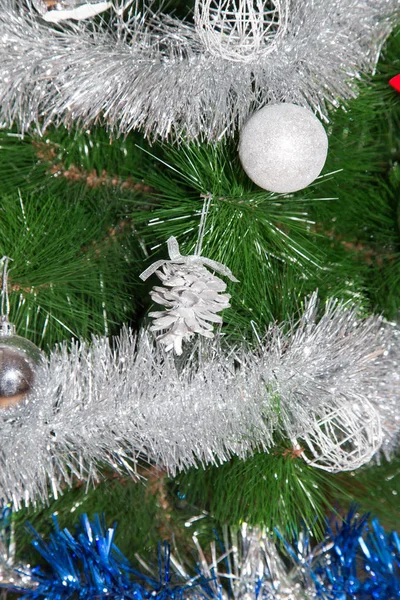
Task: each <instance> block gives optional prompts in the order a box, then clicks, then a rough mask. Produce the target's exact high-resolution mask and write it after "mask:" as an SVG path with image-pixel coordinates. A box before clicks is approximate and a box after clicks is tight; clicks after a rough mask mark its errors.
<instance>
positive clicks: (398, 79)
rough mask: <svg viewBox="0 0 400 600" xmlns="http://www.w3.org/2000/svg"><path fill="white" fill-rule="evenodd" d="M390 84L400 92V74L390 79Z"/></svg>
mask: <svg viewBox="0 0 400 600" xmlns="http://www.w3.org/2000/svg"><path fill="white" fill-rule="evenodd" d="M389 84H390V85H391V86H392V88H394V89H395V90H396V91H397V92H400V74H399V75H395V76H394V77H392V79H390V81H389Z"/></svg>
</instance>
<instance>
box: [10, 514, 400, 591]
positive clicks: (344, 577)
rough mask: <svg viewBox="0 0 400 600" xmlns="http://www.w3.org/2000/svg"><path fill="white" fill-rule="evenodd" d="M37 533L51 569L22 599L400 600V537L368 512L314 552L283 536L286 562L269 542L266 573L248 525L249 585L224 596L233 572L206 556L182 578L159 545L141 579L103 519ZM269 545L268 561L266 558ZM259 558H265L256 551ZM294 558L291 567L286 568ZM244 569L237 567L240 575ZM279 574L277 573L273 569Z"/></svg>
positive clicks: (37, 572) (38, 575)
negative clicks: (275, 576)
mask: <svg viewBox="0 0 400 600" xmlns="http://www.w3.org/2000/svg"><path fill="white" fill-rule="evenodd" d="M31 530H32V532H33V535H34V541H33V544H34V546H35V548H36V549H37V550H38V552H39V553H40V554H41V556H42V557H43V558H44V559H45V561H46V562H47V565H48V569H47V570H44V569H42V568H39V567H36V568H34V569H32V571H31V576H32V584H33V585H32V588H31V589H27V588H25V589H22V588H18V589H16V588H14V591H18V592H20V593H21V594H22V595H21V596H20V598H21V599H22V600H39V599H47V600H69V599H79V600H80V599H82V600H83V599H84V600H89V599H91V600H95V599H100V598H113V599H115V600H150V599H154V600H222V598H223V597H225V598H233V600H278V599H279V600H282V599H286V598H287V599H288V600H289V598H290V599H291V600H300V599H306V600H317V599H322V600H396V599H400V539H399V536H398V534H397V533H391V534H387V533H385V531H384V529H383V527H382V526H381V525H380V523H379V521H378V520H377V519H373V520H372V521H371V523H370V525H369V524H368V515H365V516H358V515H357V514H356V511H355V509H352V510H351V511H350V512H349V514H348V516H347V518H346V519H344V520H343V521H342V522H340V523H336V525H334V526H328V528H327V533H326V537H325V539H324V541H323V542H322V543H321V544H319V545H317V546H314V547H312V545H311V543H310V537H309V535H308V533H307V532H306V531H304V532H303V533H302V534H301V536H300V537H299V538H298V539H297V540H295V541H294V542H292V543H289V542H288V541H287V540H285V539H284V538H283V537H282V536H281V534H279V532H277V534H278V536H279V538H280V539H281V541H283V547H284V550H285V552H286V555H287V558H286V559H285V560H283V561H281V559H280V558H279V556H278V554H279V553H278V551H277V546H276V545H275V544H274V542H273V541H272V540H271V542H267V545H264V555H263V556H264V557H265V558H264V559H263V560H264V562H265V565H264V567H263V569H262V570H261V571H260V564H259V563H260V561H259V558H257V559H255V558H254V560H253V562H254V565H253V564H251V562H252V561H251V559H250V560H249V557H250V556H252V554H251V553H249V552H248V551H247V556H246V551H245V550H244V549H245V548H249V547H250V546H251V544H254V543H255V544H256V546H257V544H259V542H257V535H255V533H254V532H255V531H256V530H254V529H252V528H250V527H247V528H244V529H243V530H242V538H243V539H242V555H240V552H241V550H240V549H239V554H238V555H237V556H238V560H239V563H240V560H242V562H243V565H246V568H243V575H242V576H243V582H241V580H240V577H239V578H238V577H236V579H238V581H236V584H235V585H231V584H230V583H229V585H228V586H227V587H226V592H223V587H222V585H221V580H222V579H221V577H222V578H223V577H226V576H227V575H228V580H229V578H230V577H231V574H230V573H229V568H228V571H227V573H226V574H225V575H223V574H222V573H218V572H217V570H216V566H217V565H216V564H213V565H211V566H209V565H205V563H204V556H203V555H202V556H201V557H200V558H199V561H198V566H197V569H196V571H197V572H196V573H195V574H194V576H193V577H192V578H191V577H190V576H185V575H180V574H178V572H177V570H176V569H173V568H172V566H171V565H172V562H171V557H170V552H169V546H168V545H167V544H166V543H164V544H163V545H159V548H158V567H157V568H156V569H155V571H156V575H155V576H154V577H152V576H151V575H147V574H143V573H142V572H140V571H138V570H137V569H136V568H135V567H133V565H132V564H131V563H130V562H129V561H128V559H127V558H126V557H125V556H124V555H123V554H122V553H121V551H120V550H119V549H118V548H117V546H116V545H115V544H114V536H115V531H116V528H115V525H114V526H113V527H111V528H109V529H107V528H106V526H105V523H104V520H103V519H101V518H99V517H98V516H96V517H95V519H94V522H93V523H90V522H89V519H88V517H87V516H86V515H84V516H82V517H81V521H80V527H79V531H78V533H77V534H76V535H75V536H73V535H72V534H71V533H70V532H69V531H68V530H67V529H64V530H61V529H60V528H59V525H58V522H57V519H56V517H54V532H53V534H52V535H51V536H50V540H49V541H48V542H46V541H44V540H43V539H42V538H41V537H40V536H39V535H38V533H37V532H35V530H34V529H33V528H31ZM264 542H265V536H264ZM269 544H271V545H269ZM254 547H255V546H253V548H254ZM268 548H270V556H268V555H267V554H268ZM265 549H266V550H265ZM221 550H222V554H221V557H222V558H221V560H220V561H218V563H219V566H220V567H221V568H223V564H224V563H225V562H226V561H225V560H224V558H226V556H227V552H226V551H225V548H222V549H221ZM236 551H237V548H236ZM228 552H229V549H228ZM255 556H258V557H259V555H257V554H256V553H255V554H254V557H255ZM288 558H289V559H290V562H291V565H288ZM274 561H275V562H274ZM273 562H274V564H275V566H276V567H277V566H279V569H280V571H279V573H280V574H281V576H282V578H283V579H284V581H282V582H281V584H279V582H278V584H277V585H275V582H274V585H273V586H271V585H267V583H268V582H267V579H271V577H272V575H271V573H272V571H271V565H272V563H273ZM256 563H257V564H256ZM241 570H242V569H241V567H240V565H239V569H238V571H237V572H239V573H240V572H241ZM272 570H273V569H272ZM157 571H158V573H157ZM181 572H184V571H183V570H182V571H181ZM275 573H278V570H276V569H275ZM244 578H246V581H244ZM241 583H243V585H241ZM270 583H271V582H270V581H269V584H270ZM235 586H236V587H235ZM288 586H289V588H288ZM249 590H250V594H249ZM275 590H276V593H275ZM285 594H289V595H285Z"/></svg>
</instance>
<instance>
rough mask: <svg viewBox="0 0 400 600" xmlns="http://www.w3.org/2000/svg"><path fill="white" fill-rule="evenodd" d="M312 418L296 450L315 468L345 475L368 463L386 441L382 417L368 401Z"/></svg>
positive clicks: (295, 446)
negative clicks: (346, 472)
mask: <svg viewBox="0 0 400 600" xmlns="http://www.w3.org/2000/svg"><path fill="white" fill-rule="evenodd" d="M313 421H314V422H312V420H311V419H310V424H309V427H308V431H307V433H306V434H305V435H304V436H303V437H302V444H301V445H299V444H298V443H297V440H294V450H299V455H300V456H301V457H302V458H303V459H304V460H305V462H306V463H308V464H309V465H311V466H312V467H316V468H318V469H322V470H323V471H328V472H330V473H341V472H342V471H355V470H356V469H359V468H360V467H361V466H362V465H364V464H366V463H368V462H369V461H370V460H371V459H372V457H373V456H374V454H376V452H377V451H378V450H379V448H380V447H381V445H382V441H383V432H382V428H381V424H380V415H379V412H378V411H377V410H375V408H374V407H373V406H372V404H371V403H370V402H368V400H367V399H366V398H363V399H362V403H361V402H360V403H358V404H357V403H354V404H352V406H351V407H349V405H345V404H344V405H343V406H340V407H337V408H335V409H334V410H329V409H326V410H325V415H324V416H323V417H319V418H316V417H315V416H314V419H313Z"/></svg>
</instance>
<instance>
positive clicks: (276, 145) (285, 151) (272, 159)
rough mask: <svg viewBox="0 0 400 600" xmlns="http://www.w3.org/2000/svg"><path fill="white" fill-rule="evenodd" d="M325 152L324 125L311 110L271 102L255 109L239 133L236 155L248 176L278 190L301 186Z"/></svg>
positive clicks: (313, 176)
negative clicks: (237, 152) (256, 110)
mask: <svg viewBox="0 0 400 600" xmlns="http://www.w3.org/2000/svg"><path fill="white" fill-rule="evenodd" d="M327 152H328V138H327V135H326V133H325V129H324V128H323V126H322V125H321V123H320V121H318V119H317V118H316V117H315V116H314V115H313V113H312V112H310V111H309V110H307V109H306V108H303V107H301V106H296V105H295V104H272V105H268V106H265V107H264V108H262V109H261V110H259V111H258V112H256V113H254V114H253V115H252V116H251V117H250V119H249V120H248V121H247V123H246V124H245V126H244V127H243V129H242V132H241V134H240V143H239V157H240V161H241V163H242V166H243V169H244V170H245V171H246V173H247V175H248V176H249V177H250V179H251V180H252V181H253V182H254V183H256V184H257V185H258V186H260V187H261V188H263V189H265V190H268V191H270V192H275V193H278V194H288V193H291V192H297V191H298V190H302V189H303V188H305V187H307V186H308V185H310V183H312V182H313V181H314V180H315V179H316V178H317V177H318V175H319V174H320V172H321V170H322V168H323V166H324V164H325V160H326V155H327Z"/></svg>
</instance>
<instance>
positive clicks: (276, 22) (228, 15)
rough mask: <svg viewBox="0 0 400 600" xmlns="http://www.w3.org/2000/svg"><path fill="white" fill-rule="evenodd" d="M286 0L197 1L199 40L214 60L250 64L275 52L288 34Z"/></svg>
mask: <svg viewBox="0 0 400 600" xmlns="http://www.w3.org/2000/svg"><path fill="white" fill-rule="evenodd" d="M286 4H287V2H286V0H267V1H265V0H264V1H262V0H197V1H196V4H195V11H194V21H195V27H196V30H197V33H198V36H199V38H200V40H201V42H202V43H203V44H204V46H205V48H206V49H207V50H208V51H209V52H210V53H211V54H213V55H214V56H219V57H221V58H224V59H226V60H230V61H235V62H250V61H253V60H254V59H256V58H257V57H259V56H264V55H266V54H269V53H270V52H272V51H273V50H274V49H275V48H276V46H277V43H278V41H279V39H280V38H281V37H282V36H283V35H284V34H285V32H286V26H287V6H286Z"/></svg>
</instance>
